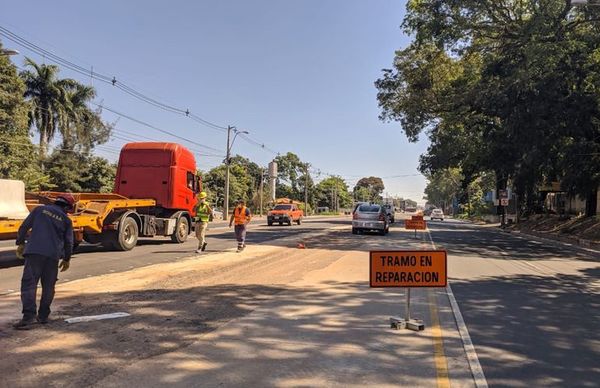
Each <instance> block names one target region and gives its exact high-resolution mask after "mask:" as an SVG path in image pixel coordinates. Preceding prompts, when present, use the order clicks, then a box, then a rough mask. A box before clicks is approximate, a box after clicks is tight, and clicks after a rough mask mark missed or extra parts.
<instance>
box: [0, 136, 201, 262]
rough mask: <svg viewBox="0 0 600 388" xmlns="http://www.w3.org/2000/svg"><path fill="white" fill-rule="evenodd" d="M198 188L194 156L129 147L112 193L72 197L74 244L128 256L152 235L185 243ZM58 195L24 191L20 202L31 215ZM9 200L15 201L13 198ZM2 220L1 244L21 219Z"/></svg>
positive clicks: (159, 147)
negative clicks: (73, 198)
mask: <svg viewBox="0 0 600 388" xmlns="http://www.w3.org/2000/svg"><path fill="white" fill-rule="evenodd" d="M0 184H1V182H0ZM201 185H202V182H201V179H200V176H199V175H197V173H196V160H195V158H194V155H193V154H192V153H191V152H190V151H189V150H188V149H186V148H185V147H183V146H182V145H180V144H176V143H162V142H139V143H128V144H126V145H125V146H123V148H122V150H121V153H120V155H119V162H118V166H117V174H116V179H115V186H114V191H113V193H72V194H73V196H74V197H75V200H76V201H77V202H76V204H75V207H74V209H73V211H72V213H70V214H69V218H70V219H71V220H72V221H73V233H74V241H75V245H79V243H81V242H82V241H86V242H88V243H91V244H102V245H103V246H106V247H108V248H110V249H116V250H122V251H127V250H130V249H133V248H134V247H135V246H136V245H137V241H138V238H139V237H154V236H170V237H171V240H172V241H174V242H176V243H183V242H184V241H186V239H187V237H188V235H189V234H190V232H191V229H192V228H191V226H192V219H193V217H194V216H195V214H194V207H195V205H196V201H197V199H196V197H197V194H198V193H199V192H200V190H201ZM2 191H3V190H2V188H1V187H0V192H2ZM60 194H61V193H59V192H51V191H45V192H36V193H32V192H28V193H24V199H23V200H24V202H25V206H26V207H27V209H28V210H31V209H33V208H34V207H36V206H40V205H43V204H49V203H52V202H53V201H54V200H55V199H56V198H57V197H58V196H59V195H60ZM11 198H12V199H11V201H14V194H13V195H12V197H11ZM0 201H2V196H1V195H0ZM5 205H6V204H5ZM6 207H7V206H5V208H6ZM8 207H11V205H10V204H9V205H8ZM0 208H2V206H0ZM2 216H3V215H2V214H0V240H6V239H10V238H15V237H16V234H17V231H18V228H19V226H20V225H21V223H22V221H23V219H24V217H20V218H21V219H16V218H15V217H14V216H12V217H11V216H8V217H2Z"/></svg>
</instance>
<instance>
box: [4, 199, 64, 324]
mask: <svg viewBox="0 0 600 388" xmlns="http://www.w3.org/2000/svg"><path fill="white" fill-rule="evenodd" d="M74 204H75V199H74V198H73V196H72V195H71V194H68V193H65V194H61V195H60V196H59V197H58V198H57V199H56V201H55V202H54V204H52V205H44V206H38V207H36V208H35V209H34V210H33V211H32V212H31V213H29V215H28V216H27V218H26V219H25V220H24V221H23V224H21V227H20V228H19V232H18V235H17V241H16V244H17V245H18V246H19V249H18V250H17V252H18V253H21V252H22V256H24V258H25V265H24V267H23V277H22V278H21V302H22V304H23V318H22V319H21V320H20V321H19V322H17V323H16V324H15V325H14V328H15V329H18V330H28V329H31V328H32V325H33V324H34V323H35V321H36V319H37V321H38V322H39V323H41V324H45V323H48V316H49V315H50V305H51V304H52V300H53V299H54V286H55V285H56V280H57V277H58V268H59V264H58V262H59V260H60V259H62V262H61V263H60V268H61V272H62V271H66V270H67V269H69V260H70V259H71V253H72V251H73V223H72V222H71V220H70V219H69V217H68V216H67V211H68V210H69V209H71V208H72V207H73V205H74ZM29 230H31V233H30V235H29V237H27V232H29ZM23 245H24V249H23ZM40 280H41V282H42V298H41V300H40V308H39V310H37V311H36V292H37V285H38V282H39V281H40Z"/></svg>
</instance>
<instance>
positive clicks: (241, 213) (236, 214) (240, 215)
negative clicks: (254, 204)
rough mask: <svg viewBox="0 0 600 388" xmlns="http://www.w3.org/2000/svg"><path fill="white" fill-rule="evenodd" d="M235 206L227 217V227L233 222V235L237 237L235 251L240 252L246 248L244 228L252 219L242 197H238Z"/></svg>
mask: <svg viewBox="0 0 600 388" xmlns="http://www.w3.org/2000/svg"><path fill="white" fill-rule="evenodd" d="M237 203H238V204H237V206H236V207H235V209H233V214H232V215H231V218H230V219H229V227H230V228H231V225H232V224H233V223H234V222H235V237H236V239H237V243H238V247H237V252H238V253H239V252H241V251H243V250H244V248H246V229H247V226H248V223H249V222H250V220H251V219H252V215H251V214H250V209H248V208H247V207H246V202H245V201H244V200H243V199H238V202H237Z"/></svg>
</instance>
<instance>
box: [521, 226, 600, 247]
mask: <svg viewBox="0 0 600 388" xmlns="http://www.w3.org/2000/svg"><path fill="white" fill-rule="evenodd" d="M509 233H519V234H522V235H525V236H532V237H538V238H541V239H545V240H550V241H554V242H561V243H566V244H574V245H578V246H580V247H582V248H587V249H592V250H595V251H599V252H600V243H597V242H594V241H592V240H587V239H584V238H578V237H566V236H559V235H556V234H548V233H542V232H535V231H531V230H528V231H522V230H511V231H509Z"/></svg>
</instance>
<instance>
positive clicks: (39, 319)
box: [35, 315, 48, 325]
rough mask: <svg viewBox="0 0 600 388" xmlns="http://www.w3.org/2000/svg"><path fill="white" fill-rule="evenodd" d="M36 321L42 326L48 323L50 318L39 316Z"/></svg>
mask: <svg viewBox="0 0 600 388" xmlns="http://www.w3.org/2000/svg"><path fill="white" fill-rule="evenodd" d="M35 319H36V320H37V321H38V323H39V324H42V325H45V324H47V323H48V317H42V316H39V315H38V316H37V317H36V318H35Z"/></svg>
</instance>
